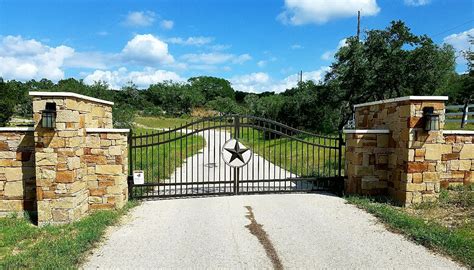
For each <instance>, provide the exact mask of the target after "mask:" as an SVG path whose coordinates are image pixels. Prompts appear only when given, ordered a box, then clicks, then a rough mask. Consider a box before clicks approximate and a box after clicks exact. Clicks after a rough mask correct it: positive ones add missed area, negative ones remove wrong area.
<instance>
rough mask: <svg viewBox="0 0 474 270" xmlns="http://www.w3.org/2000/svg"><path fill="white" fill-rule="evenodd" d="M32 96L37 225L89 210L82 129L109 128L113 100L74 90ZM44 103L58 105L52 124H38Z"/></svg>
mask: <svg viewBox="0 0 474 270" xmlns="http://www.w3.org/2000/svg"><path fill="white" fill-rule="evenodd" d="M30 95H31V96H33V117H34V140H35V159H36V192H37V202H38V223H39V225H44V224H61V223H70V222H72V221H75V220H78V219H80V218H81V217H83V216H84V215H85V214H86V213H87V212H88V210H89V200H88V199H89V188H88V186H87V178H86V175H87V164H85V163H84V162H82V159H81V158H82V157H83V156H84V148H85V147H86V142H87V141H86V136H87V134H86V128H111V127H112V107H111V105H113V103H112V102H108V101H104V100H100V99H95V98H91V97H87V96H82V95H78V94H74V93H62V92H61V93H54V92H31V93H30ZM46 103H54V104H55V106H56V121H55V125H56V127H55V128H54V129H48V128H44V127H42V125H41V119H42V111H43V110H44V109H45V108H46Z"/></svg>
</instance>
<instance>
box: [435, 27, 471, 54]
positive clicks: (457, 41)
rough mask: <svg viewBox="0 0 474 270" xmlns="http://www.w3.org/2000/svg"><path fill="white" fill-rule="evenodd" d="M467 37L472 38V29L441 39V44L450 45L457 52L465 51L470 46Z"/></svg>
mask: <svg viewBox="0 0 474 270" xmlns="http://www.w3.org/2000/svg"><path fill="white" fill-rule="evenodd" d="M469 36H471V37H473V38H474V28H471V29H469V30H467V31H464V32H461V33H457V34H452V35H449V36H447V37H445V38H444V39H443V42H444V43H447V44H451V45H452V46H453V47H454V49H456V50H457V51H467V50H469V48H470V46H471V44H470V43H469ZM471 49H472V48H471Z"/></svg>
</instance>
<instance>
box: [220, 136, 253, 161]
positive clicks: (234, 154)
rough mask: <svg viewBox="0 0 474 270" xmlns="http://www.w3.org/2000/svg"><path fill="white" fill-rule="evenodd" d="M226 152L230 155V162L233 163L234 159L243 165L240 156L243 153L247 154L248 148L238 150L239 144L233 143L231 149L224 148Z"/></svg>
mask: <svg viewBox="0 0 474 270" xmlns="http://www.w3.org/2000/svg"><path fill="white" fill-rule="evenodd" d="M224 149H225V150H226V151H227V152H229V153H231V154H232V157H231V158H230V161H229V163H230V162H232V161H234V160H235V159H239V160H240V161H242V162H243V163H245V160H244V157H243V156H242V154H243V153H245V152H247V151H248V150H249V149H248V148H240V145H239V142H238V141H235V146H234V147H233V148H224Z"/></svg>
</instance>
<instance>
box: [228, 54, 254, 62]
mask: <svg viewBox="0 0 474 270" xmlns="http://www.w3.org/2000/svg"><path fill="white" fill-rule="evenodd" d="M250 60H252V56H250V54H248V53H245V54H241V55H238V56H235V57H233V59H232V63H234V64H243V63H245V62H247V61H250Z"/></svg>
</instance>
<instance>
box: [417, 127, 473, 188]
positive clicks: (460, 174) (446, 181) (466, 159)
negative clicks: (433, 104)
mask: <svg viewBox="0 0 474 270" xmlns="http://www.w3.org/2000/svg"><path fill="white" fill-rule="evenodd" d="M443 135H444V140H445V145H446V146H447V147H446V150H445V151H446V152H445V153H443V154H441V161H439V162H437V165H436V170H437V171H438V172H440V176H439V177H440V179H439V180H440V184H441V187H443V188H447V187H448V186H450V185H460V184H464V185H469V184H474V132H473V134H455V133H450V134H443ZM426 153H428V154H429V152H427V151H426V149H425V156H423V157H419V158H420V159H422V158H424V159H425V160H426V159H429V158H432V157H429V156H426ZM436 157H437V156H436Z"/></svg>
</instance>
